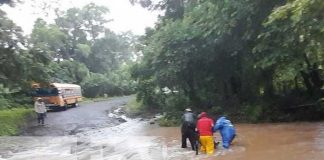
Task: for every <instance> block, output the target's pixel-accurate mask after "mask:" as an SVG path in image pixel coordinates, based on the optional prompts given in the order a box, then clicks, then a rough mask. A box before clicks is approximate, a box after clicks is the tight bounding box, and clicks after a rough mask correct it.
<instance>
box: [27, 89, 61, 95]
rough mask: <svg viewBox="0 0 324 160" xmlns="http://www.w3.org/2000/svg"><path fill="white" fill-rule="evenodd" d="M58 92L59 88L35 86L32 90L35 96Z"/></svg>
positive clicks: (56, 93)
mask: <svg viewBox="0 0 324 160" xmlns="http://www.w3.org/2000/svg"><path fill="white" fill-rule="evenodd" d="M58 94H59V92H58V89H57V88H35V89H33V90H32V96H34V97H44V96H57V95H58Z"/></svg>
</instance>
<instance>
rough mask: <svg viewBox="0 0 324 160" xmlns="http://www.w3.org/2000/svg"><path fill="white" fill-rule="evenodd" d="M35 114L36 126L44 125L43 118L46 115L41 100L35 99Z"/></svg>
mask: <svg viewBox="0 0 324 160" xmlns="http://www.w3.org/2000/svg"><path fill="white" fill-rule="evenodd" d="M34 108H35V112H36V113H37V120H38V124H42V125H44V117H45V114H46V106H45V103H44V102H43V99H42V98H37V100H36V102H35V104H34Z"/></svg>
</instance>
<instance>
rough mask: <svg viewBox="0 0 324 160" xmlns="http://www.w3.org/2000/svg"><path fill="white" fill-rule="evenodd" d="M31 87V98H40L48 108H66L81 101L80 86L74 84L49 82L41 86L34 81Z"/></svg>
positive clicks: (74, 105)
mask: <svg viewBox="0 0 324 160" xmlns="http://www.w3.org/2000/svg"><path fill="white" fill-rule="evenodd" d="M32 89H33V90H32V96H33V99H34V100H36V99H37V98H42V99H43V101H44V102H45V105H46V108H47V109H49V110H57V109H59V110H66V109H67V108H68V107H76V106H77V105H78V102H80V101H82V93H81V87H80V86H79V85H75V84H66V83H51V84H49V85H46V86H41V85H40V84H38V83H35V84H33V85H32Z"/></svg>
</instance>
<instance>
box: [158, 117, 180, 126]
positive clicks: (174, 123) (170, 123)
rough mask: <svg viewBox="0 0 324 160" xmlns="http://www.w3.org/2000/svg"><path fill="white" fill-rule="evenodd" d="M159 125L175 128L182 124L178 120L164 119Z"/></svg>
mask: <svg viewBox="0 0 324 160" xmlns="http://www.w3.org/2000/svg"><path fill="white" fill-rule="evenodd" d="M158 123H159V125H160V126H162V127H175V126H179V125H180V123H181V122H180V119H178V118H171V117H169V118H168V117H162V118H161V119H160V120H159V122H158Z"/></svg>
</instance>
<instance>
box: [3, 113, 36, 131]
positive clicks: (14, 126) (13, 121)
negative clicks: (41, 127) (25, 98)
mask: <svg viewBox="0 0 324 160" xmlns="http://www.w3.org/2000/svg"><path fill="white" fill-rule="evenodd" d="M32 116H33V110H32V109H26V108H15V109H6V110H0V136H11V135H17V134H19V132H20V129H21V127H23V126H24V125H25V124H26V123H27V120H28V119H29V118H30V117H32Z"/></svg>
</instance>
